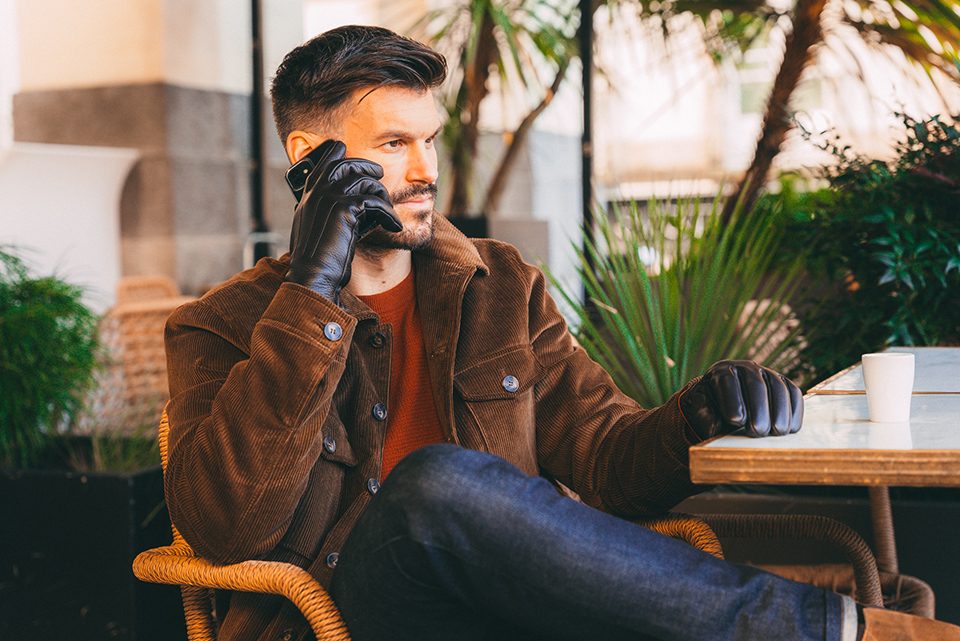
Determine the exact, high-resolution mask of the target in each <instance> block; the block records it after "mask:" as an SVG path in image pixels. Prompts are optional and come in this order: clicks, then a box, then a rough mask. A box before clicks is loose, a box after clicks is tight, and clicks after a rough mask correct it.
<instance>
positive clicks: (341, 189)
mask: <svg viewBox="0 0 960 641" xmlns="http://www.w3.org/2000/svg"><path fill="white" fill-rule="evenodd" d="M346 149H347V148H346V146H345V145H344V144H343V143H342V142H340V141H335V140H327V141H325V142H323V143H322V144H321V145H320V146H319V147H317V149H316V150H314V151H313V152H311V154H316V165H315V166H314V168H313V170H312V171H311V172H310V175H309V176H308V177H307V183H306V185H305V187H304V190H303V197H302V198H301V199H300V202H299V204H298V205H297V209H296V213H295V215H294V218H293V230H292V231H291V233H290V270H289V271H288V272H287V277H286V280H287V281H288V282H292V283H299V284H300V285H303V286H305V287H309V288H310V289H311V290H313V291H315V292H316V293H318V294H320V295H321V296H324V297H325V298H328V299H329V300H331V301H333V302H334V303H337V304H339V302H340V290H342V289H343V288H344V287H345V286H346V285H347V283H348V282H350V265H351V263H352V262H353V254H354V250H355V248H356V244H357V241H358V240H359V239H360V238H362V237H363V236H364V235H365V234H366V233H367V232H369V231H370V230H372V229H373V228H374V227H376V226H377V225H383V228H384V229H386V230H387V231H392V232H398V231H401V230H402V229H403V224H402V223H401V222H400V220H399V219H398V218H397V216H396V214H395V213H394V211H393V205H392V204H391V203H390V196H389V194H388V193H387V190H386V188H385V187H384V186H383V185H382V184H381V183H380V182H379V179H380V178H383V169H382V168H381V167H380V165H378V164H377V163H375V162H371V161H369V160H363V159H362V158H346V157H345V155H346Z"/></svg>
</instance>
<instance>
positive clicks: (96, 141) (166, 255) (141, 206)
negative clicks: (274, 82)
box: [13, 0, 302, 293]
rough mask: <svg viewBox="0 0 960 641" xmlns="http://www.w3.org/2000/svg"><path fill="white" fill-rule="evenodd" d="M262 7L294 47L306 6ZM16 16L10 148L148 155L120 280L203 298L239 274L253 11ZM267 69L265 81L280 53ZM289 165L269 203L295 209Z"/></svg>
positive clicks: (181, 3)
mask: <svg viewBox="0 0 960 641" xmlns="http://www.w3.org/2000/svg"><path fill="white" fill-rule="evenodd" d="M264 4H265V9H264V13H265V23H266V28H267V31H268V33H267V34H266V35H267V38H266V39H267V41H268V46H269V47H276V48H278V49H280V50H281V51H285V50H287V49H289V48H291V47H292V46H293V45H295V44H296V42H297V41H298V40H299V38H300V35H301V29H302V27H301V24H300V20H301V18H300V16H301V11H300V6H301V2H300V1H299V0H267V1H266V2H265V3H264ZM16 14H17V32H18V34H19V60H20V70H19V71H20V88H19V92H18V93H17V94H16V95H15V96H14V102H13V129H14V132H13V135H14V140H16V141H30V142H43V143H61V144H80V145H96V146H107V147H129V148H135V149H138V150H139V151H140V153H141V160H140V161H139V162H138V163H137V165H136V166H135V168H134V169H133V171H132V172H131V173H130V176H129V178H128V180H127V183H126V185H125V187H124V191H123V196H122V200H121V220H120V231H121V239H122V240H121V257H122V272H123V274H124V275H138V274H147V273H163V274H168V275H170V276H173V277H174V278H175V279H176V280H177V282H178V283H179V284H180V286H181V288H182V289H183V290H184V291H185V292H190V293H200V292H202V291H203V290H205V289H207V288H208V287H209V286H211V285H213V284H215V283H217V282H219V281H221V280H223V279H224V278H226V277H228V276H229V275H230V274H232V273H234V272H236V271H238V270H239V269H240V268H241V267H242V265H241V255H242V248H243V243H244V240H245V238H246V234H247V233H248V231H249V229H250V203H249V194H250V179H249V169H250V160H249V159H250V148H251V145H250V142H251V141H250V139H249V123H248V119H249V113H250V107H249V99H250V98H249V96H250V90H251V62H250V58H251V50H250V43H251V36H250V3H249V2H248V1H245V0H98V1H97V2H92V3H91V2H75V1H74V0H16ZM281 55H282V54H281ZM266 58H267V60H268V62H267V64H266V65H265V69H266V70H267V75H268V76H269V75H272V73H273V70H274V69H275V67H276V64H271V62H273V61H274V59H275V58H276V55H272V53H271V52H270V51H268V52H267V56H266ZM269 113H270V110H269V108H267V109H266V110H265V117H266V118H269ZM267 131H272V124H269V125H267ZM268 142H269V143H270V144H271V145H272V144H274V143H273V140H272V139H270V138H268ZM277 146H278V144H277ZM284 164H285V163H284V160H283V158H282V156H281V157H279V159H278V162H277V163H276V166H275V167H274V168H273V170H272V171H271V172H270V180H269V181H268V182H269V184H270V187H269V189H268V200H269V201H270V203H271V206H276V207H282V208H287V209H288V208H289V207H290V206H291V203H292V199H289V198H285V196H286V195H285V194H283V190H285V187H284V186H283V184H282V171H283V166H284ZM51 188H53V189H55V188H56V186H51ZM281 218H283V217H281ZM279 231H285V230H279Z"/></svg>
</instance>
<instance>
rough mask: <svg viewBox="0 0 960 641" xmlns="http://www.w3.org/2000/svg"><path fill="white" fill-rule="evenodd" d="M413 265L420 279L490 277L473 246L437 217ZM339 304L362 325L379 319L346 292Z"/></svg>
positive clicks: (442, 219) (444, 218)
mask: <svg viewBox="0 0 960 641" xmlns="http://www.w3.org/2000/svg"><path fill="white" fill-rule="evenodd" d="M413 263H414V269H416V270H418V271H417V274H418V275H419V274H421V273H424V272H425V273H431V274H433V275H434V276H435V277H437V278H438V279H440V280H442V279H443V278H444V277H445V276H448V275H453V274H456V273H461V272H464V271H470V272H476V271H479V272H480V273H482V274H483V275H484V276H486V275H488V274H489V273H490V269H489V268H488V267H487V265H486V263H484V262H483V259H482V258H480V252H478V251H477V248H476V246H475V245H474V244H473V242H472V241H471V240H470V239H469V238H467V237H466V236H464V235H463V232H461V231H460V230H459V229H457V228H456V227H454V226H453V223H451V222H450V221H449V220H447V219H446V217H445V216H442V215H440V214H438V213H435V214H434V223H433V239H432V240H431V241H430V244H428V245H427V246H426V247H424V248H423V249H420V250H417V251H415V252H414V253H413ZM420 287H421V283H418V285H417V289H420ZM340 304H341V305H342V306H343V309H344V310H345V311H346V312H347V313H348V314H350V315H351V316H353V317H355V318H356V319H357V320H359V321H363V320H366V319H369V318H376V317H377V316H376V314H375V313H374V312H373V310H372V309H370V307H369V305H367V304H366V303H364V302H363V301H362V300H360V299H359V298H357V297H356V296H354V295H353V294H352V293H350V292H349V291H347V290H344V291H342V292H341V293H340Z"/></svg>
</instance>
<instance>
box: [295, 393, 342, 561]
mask: <svg viewBox="0 0 960 641" xmlns="http://www.w3.org/2000/svg"><path fill="white" fill-rule="evenodd" d="M321 439H322V446H321V447H322V449H321V451H320V457H319V458H318V459H317V462H316V463H315V464H314V466H313V469H312V470H311V471H310V478H309V480H308V481H307V486H306V488H305V489H304V492H303V497H302V498H301V499H300V503H299V504H298V505H297V510H296V512H295V513H294V516H293V521H291V523H290V526H289V527H288V528H287V532H286V534H285V535H284V537H283V540H282V541H281V542H280V546H281V548H286V549H287V550H290V551H293V552H295V553H297V554H298V555H300V556H301V557H304V559H311V558H313V556H314V555H315V553H316V551H317V549H318V548H319V547H320V544H321V542H322V541H323V538H324V536H326V533H327V532H328V531H329V530H330V528H331V527H333V525H334V523H336V520H337V518H338V516H339V513H340V506H341V502H342V495H343V487H344V478H345V477H346V475H347V473H348V472H349V471H350V469H351V468H353V467H355V466H356V465H357V457H356V455H355V454H354V450H353V447H352V446H351V445H350V441H349V440H348V438H347V430H346V427H345V426H344V424H343V421H341V420H340V416H339V415H338V414H337V412H336V410H334V409H331V411H330V413H329V414H328V415H327V418H326V419H325V420H324V423H323V429H322V436H321Z"/></svg>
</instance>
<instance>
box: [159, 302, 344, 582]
mask: <svg viewBox="0 0 960 641" xmlns="http://www.w3.org/2000/svg"><path fill="white" fill-rule="evenodd" d="M230 316H231V314H230V310H229V309H221V308H220V307H219V306H217V307H214V306H211V305H209V304H207V303H206V302H205V301H204V300H200V301H198V302H196V303H192V304H190V305H187V306H185V307H182V308H180V309H179V310H178V311H177V312H175V313H174V314H173V316H171V318H170V320H169V321H168V322H167V328H166V349H167V372H168V377H169V380H170V397H171V398H170V403H169V405H168V407H167V413H168V416H169V420H170V436H169V458H168V462H167V469H166V474H165V477H164V484H165V491H166V496H167V504H168V507H169V510H170V516H171V519H172V521H173V522H174V523H175V524H176V526H177V528H178V529H179V530H180V532H181V534H182V535H183V537H184V539H186V541H187V542H188V543H189V544H190V545H191V546H192V547H193V548H194V549H195V550H196V551H197V552H198V553H200V554H201V555H202V556H204V557H206V558H207V559H209V560H210V561H213V562H215V563H232V562H237V561H242V560H246V559H251V558H257V557H259V556H262V555H263V554H265V553H266V552H268V551H269V550H270V549H272V548H273V547H274V546H275V545H276V544H277V542H279V540H280V539H281V537H282V536H283V534H284V533H285V531H286V529H287V527H288V526H289V524H290V522H291V520H292V518H293V513H294V510H295V509H296V506H297V503H298V502H299V500H300V497H301V496H302V495H303V492H304V489H305V487H306V483H307V480H308V477H309V474H310V470H311V469H312V467H313V465H314V463H315V462H316V460H317V457H318V456H319V454H320V448H321V447H322V437H321V435H320V431H321V426H322V424H323V420H322V419H323V417H325V416H326V414H327V412H328V410H329V408H330V404H331V400H332V396H333V392H334V390H335V389H336V387H337V384H338V382H339V380H340V376H341V375H342V373H343V370H344V367H345V364H346V356H347V351H348V348H349V345H350V341H351V339H352V336H353V331H354V329H355V328H356V323H357V321H356V319H354V318H353V317H352V316H350V315H349V314H347V313H346V312H344V311H343V310H341V309H340V308H339V307H337V306H336V305H334V304H333V303H331V302H330V301H328V300H327V299H325V298H323V297H321V296H319V295H317V294H314V293H313V292H311V291H310V290H308V289H307V288H305V287H301V286H299V285H295V284H292V283H285V284H283V285H281V286H280V288H279V290H278V291H277V292H276V294H275V295H274V297H273V300H272V301H271V303H270V305H269V306H268V307H267V309H266V311H265V312H264V313H263V315H262V316H261V317H260V320H259V321H258V322H257V323H256V325H255V326H254V328H253V333H252V335H251V336H250V337H249V350H248V351H247V350H245V349H244V348H243V347H241V346H242V345H246V341H245V340H242V338H241V337H238V336H237V335H236V332H237V331H242V330H239V329H238V328H235V327H233V326H232V325H231V324H230V323H229V318H230ZM330 322H336V323H339V324H340V326H341V328H342V330H343V333H342V337H340V338H339V339H336V340H331V339H329V338H327V337H326V335H325V333H324V327H325V325H326V324H327V323H330ZM335 338H336V337H335Z"/></svg>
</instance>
